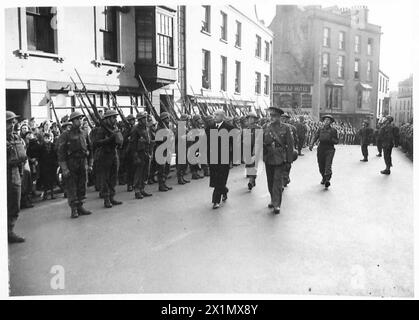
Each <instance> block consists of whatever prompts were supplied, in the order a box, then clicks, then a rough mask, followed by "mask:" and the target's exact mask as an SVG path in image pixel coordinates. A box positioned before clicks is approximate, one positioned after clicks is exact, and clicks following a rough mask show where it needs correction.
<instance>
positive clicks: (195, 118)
mask: <svg viewBox="0 0 419 320" xmlns="http://www.w3.org/2000/svg"><path fill="white" fill-rule="evenodd" d="M199 120H201V116H200V115H199V114H195V115H194V116H193V117H192V121H199Z"/></svg>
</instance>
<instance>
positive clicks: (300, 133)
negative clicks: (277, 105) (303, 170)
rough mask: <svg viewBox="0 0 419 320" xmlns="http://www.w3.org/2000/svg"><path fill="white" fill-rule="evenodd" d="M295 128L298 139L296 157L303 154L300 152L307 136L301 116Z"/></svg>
mask: <svg viewBox="0 0 419 320" xmlns="http://www.w3.org/2000/svg"><path fill="white" fill-rule="evenodd" d="M295 127H296V128H297V137H298V144H296V145H297V151H298V155H299V156H303V155H304V154H302V153H301V150H302V149H303V147H304V142H305V141H306V135H307V126H306V124H305V123H304V117H303V116H300V117H299V121H298V122H297V123H296V124H295Z"/></svg>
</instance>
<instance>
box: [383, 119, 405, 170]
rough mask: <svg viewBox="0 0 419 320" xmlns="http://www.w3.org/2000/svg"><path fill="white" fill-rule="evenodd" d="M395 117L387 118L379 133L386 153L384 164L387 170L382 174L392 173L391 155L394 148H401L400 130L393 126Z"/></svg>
mask: <svg viewBox="0 0 419 320" xmlns="http://www.w3.org/2000/svg"><path fill="white" fill-rule="evenodd" d="M393 120H394V119H393V117H392V116H386V118H385V121H384V123H383V125H382V126H381V128H380V131H379V133H378V136H379V139H380V140H381V143H382V146H383V153H384V163H385V165H386V168H385V169H384V170H382V171H381V173H382V174H386V175H389V174H390V173H391V171H390V168H391V167H392V166H393V163H392V159H391V153H392V151H393V147H396V148H397V147H398V146H399V141H400V133H399V128H397V127H396V126H395V125H394V124H393Z"/></svg>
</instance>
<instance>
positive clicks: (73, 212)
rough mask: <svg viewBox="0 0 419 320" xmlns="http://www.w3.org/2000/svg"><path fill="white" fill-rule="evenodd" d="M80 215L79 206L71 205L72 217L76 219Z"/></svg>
mask: <svg viewBox="0 0 419 320" xmlns="http://www.w3.org/2000/svg"><path fill="white" fill-rule="evenodd" d="M78 217H79V213H78V211H77V207H71V219H76V218H78Z"/></svg>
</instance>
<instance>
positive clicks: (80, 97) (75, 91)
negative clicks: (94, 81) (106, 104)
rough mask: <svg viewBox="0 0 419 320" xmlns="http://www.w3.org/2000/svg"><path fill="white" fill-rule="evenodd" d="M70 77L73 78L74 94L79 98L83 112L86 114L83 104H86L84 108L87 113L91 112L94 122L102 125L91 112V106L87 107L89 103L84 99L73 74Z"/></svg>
mask: <svg viewBox="0 0 419 320" xmlns="http://www.w3.org/2000/svg"><path fill="white" fill-rule="evenodd" d="M70 79H71V81H72V82H73V84H74V95H75V96H76V98H77V100H78V102H79V104H80V108H81V109H82V111H83V114H84V115H86V114H85V113H84V109H83V106H84V108H85V109H86V110H87V113H88V114H89V116H90V118H91V119H92V120H93V122H94V123H95V125H97V126H98V125H100V122H99V120H98V119H97V118H96V117H95V116H94V115H93V114H92V113H91V112H90V110H89V108H88V107H87V104H86V102H85V101H84V99H83V96H82V95H81V93H80V91H79V89H78V87H77V84H76V82H75V81H74V79H73V78H72V77H71V76H70Z"/></svg>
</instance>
